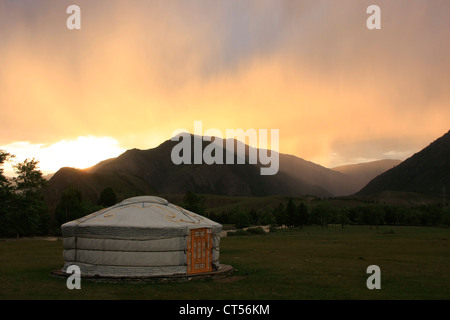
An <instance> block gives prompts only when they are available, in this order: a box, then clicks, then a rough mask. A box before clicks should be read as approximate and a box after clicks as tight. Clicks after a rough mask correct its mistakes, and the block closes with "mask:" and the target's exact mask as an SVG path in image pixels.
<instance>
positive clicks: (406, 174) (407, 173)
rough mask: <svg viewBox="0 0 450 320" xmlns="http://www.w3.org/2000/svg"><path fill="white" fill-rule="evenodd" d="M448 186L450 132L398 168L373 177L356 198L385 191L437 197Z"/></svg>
mask: <svg viewBox="0 0 450 320" xmlns="http://www.w3.org/2000/svg"><path fill="white" fill-rule="evenodd" d="M449 187H450V131H448V132H447V133H446V134H444V135H443V136H442V137H440V138H438V139H437V140H435V141H434V142H432V143H430V144H429V145H428V146H427V147H426V148H424V149H423V150H421V151H420V152H417V153H415V154H414V155H412V156H411V157H410V158H408V159H406V160H405V161H403V162H402V163H401V164H400V165H398V166H395V167H393V168H391V169H389V170H387V171H386V172H384V173H382V174H380V175H378V176H377V177H375V178H374V179H373V180H371V181H370V182H369V183H368V184H367V185H366V186H365V187H364V188H362V189H361V190H360V191H359V192H357V195H374V194H377V193H381V192H384V191H387V190H389V191H402V192H414V193H421V194H426V195H432V196H438V197H440V196H442V195H444V196H445V194H446V193H445V192H446V188H447V190H448V188H449ZM447 193H448V191H447Z"/></svg>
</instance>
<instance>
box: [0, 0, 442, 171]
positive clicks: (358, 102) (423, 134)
mask: <svg viewBox="0 0 450 320" xmlns="http://www.w3.org/2000/svg"><path fill="white" fill-rule="evenodd" d="M71 4H76V5H78V6H79V7H80V9H81V30H68V29H67V27H66V20H67V18H68V17H69V15H70V14H67V13H66V9H67V7H68V6H69V5H71ZM371 4H376V5H379V6H380V8H381V30H368V29H367V27H366V20H367V18H368V17H369V14H367V13H366V9H367V7H368V6H369V5H371ZM449 12H450V1H448V0H433V1H426V0H423V1H420V0H414V1H412V0H411V1H404V0H385V1H382V0H370V1H362V0H361V1H355V0H339V1H337V0H307V1H300V0H298V1H296V0H286V1H280V0H273V1H265V0H254V1H250V0H244V1H242V0H228V1H216V0H213V1H211V0H208V1H207V0H203V1H195V0H189V1H187V0H186V1H122V0H120V1H100V0H96V1H87V0H71V1H63V0H52V1H48V0H43V1H31V0H23V1H9V0H6V1H3V0H2V1H1V2H0V149H5V150H7V151H9V152H10V153H13V154H16V155H17V160H23V159H24V158H25V157H30V158H31V157H36V158H37V159H38V160H40V167H41V170H42V171H44V172H45V173H47V172H54V171H56V170H58V169H59V168H60V167H62V166H73V167H79V168H83V167H88V166H91V165H94V164H95V163H97V162H98V161H101V160H103V159H105V158H110V157H114V156H117V155H119V154H120V153H121V152H123V151H125V150H126V149H131V148H140V149H148V148H153V147H156V146H157V145H159V144H160V143H162V142H163V141H165V140H167V139H170V138H171V136H172V133H173V132H174V131H175V130H177V129H179V128H185V129H187V130H189V131H191V132H192V131H193V126H194V121H195V120H200V121H202V122H203V130H206V129H209V128H217V129H219V130H222V132H223V133H224V134H225V130H226V129H227V128H229V129H237V128H242V129H244V130H246V129H249V128H255V129H269V130H270V129H279V134H280V142H279V148H280V152H282V153H289V154H294V155H296V156H299V157H301V158H304V159H306V160H310V161H313V162H316V163H318V164H321V165H323V166H325V167H333V166H337V165H342V164H349V163H356V162H365V161H371V160H376V159H385V158H395V159H401V160H403V159H405V158H407V157H409V156H411V155H412V154H413V153H415V152H417V151H419V150H420V149H422V148H423V147H425V146H427V145H428V144H429V143H430V142H432V141H433V140H435V139H436V138H438V137H440V136H442V135H443V134H444V133H446V132H447V131H448V130H449V129H450V121H449V120H450V90H449V87H450V41H449V39H450V19H449V18H448V14H449Z"/></svg>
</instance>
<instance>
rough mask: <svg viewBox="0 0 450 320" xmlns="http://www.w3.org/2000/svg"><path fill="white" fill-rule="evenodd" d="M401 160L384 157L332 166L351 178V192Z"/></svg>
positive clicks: (359, 188)
mask: <svg viewBox="0 0 450 320" xmlns="http://www.w3.org/2000/svg"><path fill="white" fill-rule="evenodd" d="M401 162H402V161H401V160H394V159H384V160H377V161H371V162H367V163H357V164H350V165H345V166H339V167H334V168H332V169H333V170H334V171H338V172H341V173H344V174H346V175H349V176H351V177H352V178H353V183H354V184H353V185H352V188H353V192H355V191H356V190H358V191H359V190H361V189H362V188H363V187H364V186H365V185H366V184H367V183H368V182H370V181H371V180H372V179H374V178H375V177H376V176H378V175H379V174H381V173H383V172H385V171H387V170H389V169H391V168H393V167H395V166H397V165H399V164H400V163H401Z"/></svg>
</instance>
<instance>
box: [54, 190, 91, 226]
mask: <svg viewBox="0 0 450 320" xmlns="http://www.w3.org/2000/svg"><path fill="white" fill-rule="evenodd" d="M82 201H83V198H82V196H81V192H80V190H78V189H75V188H74V187H69V188H67V189H66V190H64V191H63V193H62V194H61V199H60V200H59V202H58V205H57V206H56V209H55V219H56V222H57V223H58V224H60V225H61V224H63V223H65V222H67V221H71V220H74V219H77V218H80V217H82V216H83V215H84V213H85V211H84V209H83V205H82Z"/></svg>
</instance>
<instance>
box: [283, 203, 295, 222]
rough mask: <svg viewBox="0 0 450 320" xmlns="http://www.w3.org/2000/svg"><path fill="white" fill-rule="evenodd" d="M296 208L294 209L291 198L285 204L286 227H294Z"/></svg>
mask: <svg viewBox="0 0 450 320" xmlns="http://www.w3.org/2000/svg"><path fill="white" fill-rule="evenodd" d="M296 211H297V208H296V207H295V204H294V200H292V198H289V200H288V202H287V204H286V213H285V217H286V219H287V220H286V225H288V226H294V225H295V221H296V220H297V219H296V213H297V212H296Z"/></svg>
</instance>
